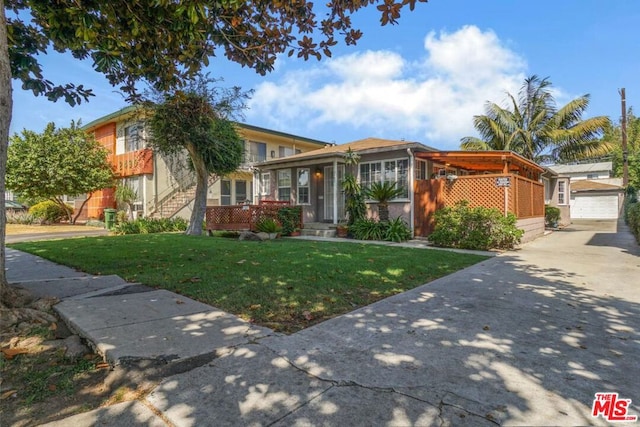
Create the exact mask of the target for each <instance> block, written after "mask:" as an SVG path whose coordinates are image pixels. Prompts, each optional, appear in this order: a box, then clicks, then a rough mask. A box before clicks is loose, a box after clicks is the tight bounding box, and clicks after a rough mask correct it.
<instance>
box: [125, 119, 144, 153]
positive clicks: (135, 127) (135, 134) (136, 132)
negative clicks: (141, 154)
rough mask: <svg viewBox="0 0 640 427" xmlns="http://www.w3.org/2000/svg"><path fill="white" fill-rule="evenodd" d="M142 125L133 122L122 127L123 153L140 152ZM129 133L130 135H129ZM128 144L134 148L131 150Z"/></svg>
mask: <svg viewBox="0 0 640 427" xmlns="http://www.w3.org/2000/svg"><path fill="white" fill-rule="evenodd" d="M141 130H142V124H140V123H138V122H134V123H131V124H129V125H128V126H125V127H124V152H125V153H130V152H132V151H138V150H141V149H142V148H143V147H142V135H141V133H142V132H141ZM130 133H131V135H130ZM130 144H134V145H135V148H133V149H131V148H132V147H130V146H129V145H130Z"/></svg>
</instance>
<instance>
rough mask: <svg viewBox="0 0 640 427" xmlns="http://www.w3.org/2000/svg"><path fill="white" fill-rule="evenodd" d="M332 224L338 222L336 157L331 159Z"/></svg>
mask: <svg viewBox="0 0 640 427" xmlns="http://www.w3.org/2000/svg"><path fill="white" fill-rule="evenodd" d="M333 224H334V225H335V224H338V159H335V160H334V161H333Z"/></svg>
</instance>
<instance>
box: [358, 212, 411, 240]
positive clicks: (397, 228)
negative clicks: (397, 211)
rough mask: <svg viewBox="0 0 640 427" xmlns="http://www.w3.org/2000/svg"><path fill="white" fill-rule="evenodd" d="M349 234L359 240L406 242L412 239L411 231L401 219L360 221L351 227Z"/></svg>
mask: <svg viewBox="0 0 640 427" xmlns="http://www.w3.org/2000/svg"><path fill="white" fill-rule="evenodd" d="M349 233H351V235H352V236H353V237H354V238H355V239H358V240H386V241H390V242H404V241H406V240H409V239H410V238H411V229H410V228H409V226H408V225H407V223H406V222H405V221H404V220H403V219H402V218H400V217H398V218H395V219H392V220H389V221H375V220H373V219H359V220H356V221H355V222H354V223H353V224H352V225H350V226H349Z"/></svg>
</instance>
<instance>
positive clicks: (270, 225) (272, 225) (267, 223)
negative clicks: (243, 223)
mask: <svg viewBox="0 0 640 427" xmlns="http://www.w3.org/2000/svg"><path fill="white" fill-rule="evenodd" d="M256 229H257V230H258V231H261V232H263V233H278V232H280V230H282V227H280V225H278V223H277V222H276V220H275V219H273V218H262V219H261V220H260V221H258V222H257V223H256Z"/></svg>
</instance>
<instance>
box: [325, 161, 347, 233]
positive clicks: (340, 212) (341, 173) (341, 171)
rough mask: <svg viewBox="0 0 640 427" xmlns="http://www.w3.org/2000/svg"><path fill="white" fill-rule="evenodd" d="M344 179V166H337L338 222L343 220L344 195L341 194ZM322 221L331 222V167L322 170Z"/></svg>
mask: <svg viewBox="0 0 640 427" xmlns="http://www.w3.org/2000/svg"><path fill="white" fill-rule="evenodd" d="M343 177H344V165H338V194H337V195H338V198H337V201H338V218H337V219H338V221H339V220H341V219H344V218H345V213H344V193H343V192H342V185H341V183H342V178H343ZM324 219H325V221H333V219H334V218H333V166H325V168H324Z"/></svg>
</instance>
